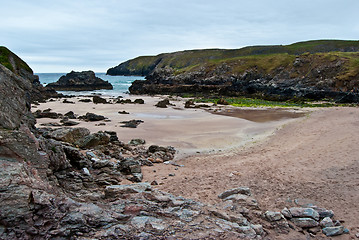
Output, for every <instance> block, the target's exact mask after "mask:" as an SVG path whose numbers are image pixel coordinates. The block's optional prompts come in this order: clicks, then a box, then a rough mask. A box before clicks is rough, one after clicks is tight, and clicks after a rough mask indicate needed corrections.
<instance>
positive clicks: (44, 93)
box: [0, 46, 60, 102]
mask: <svg viewBox="0 0 359 240" xmlns="http://www.w3.org/2000/svg"><path fill="white" fill-rule="evenodd" d="M0 64H1V65H2V66H3V67H5V68H7V69H8V70H9V71H11V72H12V73H14V74H15V75H17V76H20V77H22V78H23V79H27V80H28V81H29V82H30V84H31V85H32V87H31V88H29V89H28V92H27V93H28V94H29V98H30V101H31V102H34V101H44V100H45V99H48V98H50V97H58V96H60V95H59V94H58V93H57V92H56V91H55V90H54V89H51V88H47V87H44V86H42V84H41V83H40V81H39V76H37V75H34V72H33V70H32V69H31V68H30V67H29V65H28V64H27V63H26V62H24V61H23V60H22V59H21V58H19V57H18V56H17V55H16V54H15V53H13V52H12V51H10V50H9V49H7V48H6V47H3V46H0Z"/></svg>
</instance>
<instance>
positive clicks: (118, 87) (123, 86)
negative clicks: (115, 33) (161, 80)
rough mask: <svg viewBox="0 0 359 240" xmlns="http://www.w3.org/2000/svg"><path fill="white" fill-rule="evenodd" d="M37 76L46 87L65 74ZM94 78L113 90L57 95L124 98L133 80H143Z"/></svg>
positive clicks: (125, 77) (133, 77)
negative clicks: (99, 79) (95, 95)
mask: <svg viewBox="0 0 359 240" xmlns="http://www.w3.org/2000/svg"><path fill="white" fill-rule="evenodd" d="M35 74H36V75H38V76H39V79H40V82H41V84H42V85H44V86H46V85H47V84H49V83H52V82H56V81H57V80H59V78H60V77H61V76H64V75H66V73H35ZM95 75H96V77H99V78H101V79H103V80H105V81H109V83H111V84H112V86H113V90H105V89H103V90H95V91H80V92H76V91H58V92H59V93H62V94H65V95H75V96H79V95H91V94H100V95H104V96H113V97H118V96H125V95H128V88H129V87H130V86H131V83H132V82H133V81H135V80H144V79H145V78H144V77H141V76H110V75H106V73H95Z"/></svg>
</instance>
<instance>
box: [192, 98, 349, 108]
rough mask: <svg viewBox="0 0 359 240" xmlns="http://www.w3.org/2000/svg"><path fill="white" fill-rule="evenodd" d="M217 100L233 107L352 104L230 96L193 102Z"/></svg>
mask: <svg viewBox="0 0 359 240" xmlns="http://www.w3.org/2000/svg"><path fill="white" fill-rule="evenodd" d="M219 100H221V101H223V100H224V101H226V102H228V103H229V105H232V106H235V107H270V108H274V107H283V108H293V107H296V108H298V107H299V108H317V107H334V106H352V105H346V104H336V103H334V102H329V101H328V102H326V101H321V102H312V101H309V100H308V101H298V102H294V101H293V100H291V101H285V102H279V101H268V100H263V99H258V98H245V97H232V98H197V99H194V101H195V102H201V103H217V102H218V101H219Z"/></svg>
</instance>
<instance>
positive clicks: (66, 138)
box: [44, 127, 90, 144]
mask: <svg viewBox="0 0 359 240" xmlns="http://www.w3.org/2000/svg"><path fill="white" fill-rule="evenodd" d="M89 134H90V130H88V129H87V128H82V127H77V128H69V127H65V128H58V129H56V130H54V131H52V132H49V133H47V134H45V135H44V136H45V137H48V138H53V139H55V140H58V141H63V142H68V143H72V144H73V143H75V142H77V141H78V140H80V139H82V138H84V137H86V136H88V135H89Z"/></svg>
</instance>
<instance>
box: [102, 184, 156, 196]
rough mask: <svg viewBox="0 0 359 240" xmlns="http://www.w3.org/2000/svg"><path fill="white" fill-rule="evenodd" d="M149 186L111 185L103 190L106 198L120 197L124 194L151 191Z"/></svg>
mask: <svg viewBox="0 0 359 240" xmlns="http://www.w3.org/2000/svg"><path fill="white" fill-rule="evenodd" d="M151 189H152V188H151V185H150V184H149V183H136V184H131V185H112V186H107V187H106V189H105V197H106V198H117V197H122V196H123V195H125V194H132V193H142V192H145V191H151Z"/></svg>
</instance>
